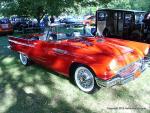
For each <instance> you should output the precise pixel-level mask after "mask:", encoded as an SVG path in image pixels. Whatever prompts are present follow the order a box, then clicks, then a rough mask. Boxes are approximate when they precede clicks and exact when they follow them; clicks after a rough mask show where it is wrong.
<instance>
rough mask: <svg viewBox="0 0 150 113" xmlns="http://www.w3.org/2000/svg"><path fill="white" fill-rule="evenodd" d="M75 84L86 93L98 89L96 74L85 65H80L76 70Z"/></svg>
mask: <svg viewBox="0 0 150 113" xmlns="http://www.w3.org/2000/svg"><path fill="white" fill-rule="evenodd" d="M74 82H75V84H76V85H77V86H78V87H79V89H81V90H82V91H84V92H86V93H91V92H93V91H94V90H95V89H96V83H95V79H94V74H93V73H92V72H91V71H90V70H89V69H88V68H87V67H84V66H79V67H77V68H76V70H75V72H74Z"/></svg>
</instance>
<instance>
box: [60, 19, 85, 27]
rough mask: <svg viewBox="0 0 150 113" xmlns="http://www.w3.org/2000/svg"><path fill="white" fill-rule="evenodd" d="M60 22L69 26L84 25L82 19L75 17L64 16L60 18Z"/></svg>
mask: <svg viewBox="0 0 150 113" xmlns="http://www.w3.org/2000/svg"><path fill="white" fill-rule="evenodd" d="M60 23H65V24H66V25H68V26H82V25H83V24H82V22H81V21H79V20H78V19H77V18H73V17H69V18H63V19H61V20H60Z"/></svg>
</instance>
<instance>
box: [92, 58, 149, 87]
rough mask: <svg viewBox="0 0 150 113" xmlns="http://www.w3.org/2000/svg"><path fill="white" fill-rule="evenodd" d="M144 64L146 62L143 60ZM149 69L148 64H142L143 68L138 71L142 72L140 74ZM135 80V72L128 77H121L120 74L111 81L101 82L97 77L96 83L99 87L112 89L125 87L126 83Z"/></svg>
mask: <svg viewBox="0 0 150 113" xmlns="http://www.w3.org/2000/svg"><path fill="white" fill-rule="evenodd" d="M142 62H145V61H144V60H142ZM146 68H147V66H146V63H142V66H141V67H139V69H138V70H140V72H141V73H142V72H144V71H145V69H146ZM134 79H135V72H133V73H131V74H128V75H127V76H120V75H119V73H118V74H117V75H116V76H115V77H114V78H112V79H111V80H101V79H99V78H97V77H95V80H96V83H97V85H98V86H99V87H102V86H103V87H112V86H114V85H123V84H125V83H128V82H129V81H132V80H134Z"/></svg>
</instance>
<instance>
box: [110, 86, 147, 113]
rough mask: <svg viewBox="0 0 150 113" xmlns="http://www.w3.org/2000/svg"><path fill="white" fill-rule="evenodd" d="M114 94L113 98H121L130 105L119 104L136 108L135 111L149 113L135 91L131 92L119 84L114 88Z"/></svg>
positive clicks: (136, 112)
mask: <svg viewBox="0 0 150 113" xmlns="http://www.w3.org/2000/svg"><path fill="white" fill-rule="evenodd" d="M111 92H112V94H113V99H114V100H118V99H121V100H123V101H124V102H125V103H127V105H128V106H121V105H120V106H119V107H126V108H129V109H130V110H134V112H135V113H148V110H146V108H144V107H143V106H142V105H141V103H139V100H140V97H139V95H138V94H136V93H134V94H131V92H130V91H129V90H128V89H127V88H126V87H124V86H119V87H116V88H113V89H112V90H111Z"/></svg>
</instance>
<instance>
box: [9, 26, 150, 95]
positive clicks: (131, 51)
mask: <svg viewBox="0 0 150 113" xmlns="http://www.w3.org/2000/svg"><path fill="white" fill-rule="evenodd" d="M9 44H10V48H11V49H12V50H14V51H16V52H18V53H19V55H20V61H21V63H22V64H23V65H29V64H30V63H31V61H34V62H36V63H38V64H40V65H43V66H44V67H46V68H48V69H52V70H54V71H56V72H58V73H60V74H63V75H64V76H66V77H70V79H71V80H73V81H74V83H75V84H76V85H77V86H78V87H79V89H81V90H82V91H84V92H86V93H91V92H93V91H94V90H95V89H96V88H97V85H98V86H99V87H102V86H105V87H111V86H114V85H118V84H124V83H127V82H129V81H131V80H133V79H135V78H137V77H139V76H140V75H141V73H142V72H143V71H144V70H145V62H144V57H145V56H146V55H147V54H148V50H149V45H148V44H144V43H139V42H133V41H127V40H121V39H115V38H113V39H112V38H104V37H99V36H92V35H91V33H90V32H88V31H86V30H85V29H82V28H81V29H79V28H76V27H74V28H73V27H69V28H66V27H64V26H56V25H53V26H51V28H49V29H46V30H45V32H44V33H43V34H32V35H27V36H24V37H20V38H16V37H12V36H11V37H9Z"/></svg>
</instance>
